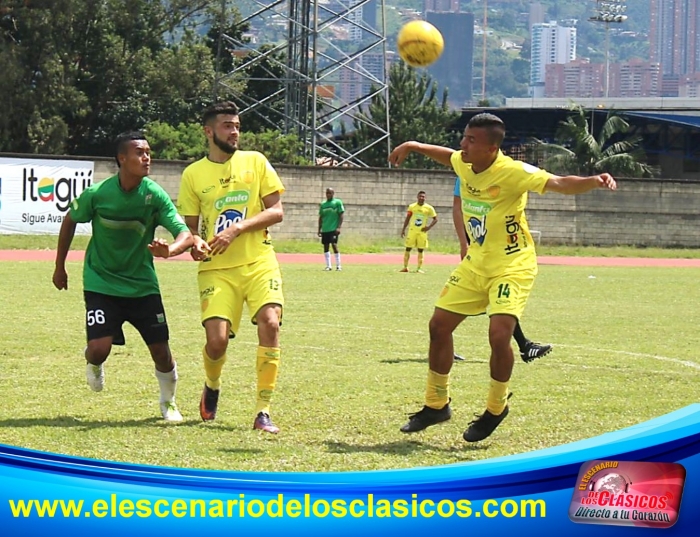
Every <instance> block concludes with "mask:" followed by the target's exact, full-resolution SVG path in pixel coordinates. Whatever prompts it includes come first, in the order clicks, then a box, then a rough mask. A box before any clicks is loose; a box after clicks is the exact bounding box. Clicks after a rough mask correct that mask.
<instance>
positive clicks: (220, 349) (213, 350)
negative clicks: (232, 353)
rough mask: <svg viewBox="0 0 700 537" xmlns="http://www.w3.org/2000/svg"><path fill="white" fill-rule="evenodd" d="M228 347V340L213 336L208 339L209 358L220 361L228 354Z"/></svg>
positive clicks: (207, 350)
mask: <svg viewBox="0 0 700 537" xmlns="http://www.w3.org/2000/svg"><path fill="white" fill-rule="evenodd" d="M227 347H228V338H227V337H221V336H219V335H212V336H209V337H207V348H206V352H207V355H208V356H209V358H211V359H212V360H218V359H219V358H221V357H222V356H223V355H224V354H226V348H227Z"/></svg>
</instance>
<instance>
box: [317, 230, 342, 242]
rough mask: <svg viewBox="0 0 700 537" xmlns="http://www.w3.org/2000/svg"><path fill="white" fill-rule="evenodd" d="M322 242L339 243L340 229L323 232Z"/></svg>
mask: <svg viewBox="0 0 700 537" xmlns="http://www.w3.org/2000/svg"><path fill="white" fill-rule="evenodd" d="M321 244H338V231H337V230H336V231H323V232H321Z"/></svg>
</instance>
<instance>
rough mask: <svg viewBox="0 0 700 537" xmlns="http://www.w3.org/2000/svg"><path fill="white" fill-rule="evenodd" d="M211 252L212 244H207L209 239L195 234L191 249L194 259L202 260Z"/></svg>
mask: <svg viewBox="0 0 700 537" xmlns="http://www.w3.org/2000/svg"><path fill="white" fill-rule="evenodd" d="M210 253H211V246H209V244H207V241H205V240H204V239H203V238H202V237H200V236H199V235H195V236H194V244H193V245H192V248H191V249H190V256H191V257H192V259H194V260H195V261H201V260H202V259H206V258H207V257H209V254H210Z"/></svg>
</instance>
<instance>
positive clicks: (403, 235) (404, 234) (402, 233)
mask: <svg viewBox="0 0 700 537" xmlns="http://www.w3.org/2000/svg"><path fill="white" fill-rule="evenodd" d="M405 236H406V232H405V231H402V232H401V238H402V239H403V238H404V237H405Z"/></svg>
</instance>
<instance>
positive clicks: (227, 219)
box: [177, 150, 284, 271]
mask: <svg viewBox="0 0 700 537" xmlns="http://www.w3.org/2000/svg"><path fill="white" fill-rule="evenodd" d="M274 192H279V193H280V194H281V193H282V192H284V185H282V181H280V178H279V176H278V175H277V172H276V171H275V169H274V168H273V167H272V165H271V164H270V163H269V162H268V161H267V158H265V156H264V155H263V154H262V153H258V152H257V151H240V150H237V151H236V152H235V153H234V154H233V156H232V157H231V158H230V159H229V160H228V161H227V162H225V163H223V164H219V163H216V162H212V161H210V160H209V159H208V158H206V157H204V158H203V159H200V160H198V161H197V162H194V163H192V164H190V165H189V166H187V168H185V171H184V172H183V173H182V182H181V183H180V193H179V195H178V199H177V208H178V211H179V212H180V214H181V215H182V216H200V215H201V217H202V218H201V223H200V226H201V229H200V235H201V236H202V237H203V238H204V239H205V240H206V241H211V239H212V238H213V237H214V235H216V234H217V233H219V232H221V231H223V230H224V229H226V228H227V227H228V226H230V225H231V224H232V223H234V222H238V221H241V220H245V219H246V218H251V217H253V216H255V215H256V214H259V213H261V212H262V211H263V209H264V207H265V206H264V205H263V201H262V199H263V198H264V197H265V196H268V195H270V194H272V193H274ZM272 253H273V249H272V242H271V240H270V234H269V232H268V231H267V230H266V229H263V230H260V231H251V232H249V233H243V234H241V235H239V236H238V237H236V239H235V240H234V241H233V242H232V243H231V246H229V248H228V249H227V250H226V251H225V252H224V253H223V254H219V255H215V256H212V257H210V258H208V259H205V260H204V261H202V262H201V263H200V265H199V270H200V271H202V270H211V269H221V268H229V267H237V266H240V265H247V264H249V263H253V262H255V261H257V260H258V259H260V258H262V257H265V256H266V255H272Z"/></svg>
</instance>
